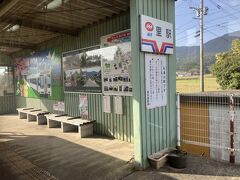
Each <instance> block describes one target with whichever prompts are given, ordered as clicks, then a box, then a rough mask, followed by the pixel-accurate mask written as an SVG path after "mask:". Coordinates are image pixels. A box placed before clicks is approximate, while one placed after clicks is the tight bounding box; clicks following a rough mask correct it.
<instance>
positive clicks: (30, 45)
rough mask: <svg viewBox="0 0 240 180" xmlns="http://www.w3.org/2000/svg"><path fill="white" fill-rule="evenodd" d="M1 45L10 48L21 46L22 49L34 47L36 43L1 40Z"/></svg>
mask: <svg viewBox="0 0 240 180" xmlns="http://www.w3.org/2000/svg"><path fill="white" fill-rule="evenodd" d="M0 46H4V47H9V48H21V49H34V48H35V45H32V44H21V43H18V42H0Z"/></svg>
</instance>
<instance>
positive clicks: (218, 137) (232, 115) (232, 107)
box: [178, 92, 240, 164]
mask: <svg viewBox="0 0 240 180" xmlns="http://www.w3.org/2000/svg"><path fill="white" fill-rule="evenodd" d="M179 96H180V98H179V100H180V102H179V103H178V104H179V107H178V108H179V111H178V112H179V113H180V115H179V116H178V117H179V118H180V142H181V148H182V149H183V150H185V151H187V152H189V153H193V154H200V155H202V156H208V157H210V158H212V159H216V160H219V161H229V162H231V163H238V164H240V92H228V93H223V92H222V93H221V92H212V93H198V94H179Z"/></svg>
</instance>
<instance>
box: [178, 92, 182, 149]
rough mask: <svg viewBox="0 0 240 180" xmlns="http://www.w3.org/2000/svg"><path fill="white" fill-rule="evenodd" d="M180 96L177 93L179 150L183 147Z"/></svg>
mask: <svg viewBox="0 0 240 180" xmlns="http://www.w3.org/2000/svg"><path fill="white" fill-rule="evenodd" d="M180 118H181V117H180V94H179V93H177V148H180V146H181V128H180V126H181V122H180V121H181V119H180Z"/></svg>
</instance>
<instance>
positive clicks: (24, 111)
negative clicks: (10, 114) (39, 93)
mask: <svg viewBox="0 0 240 180" xmlns="http://www.w3.org/2000/svg"><path fill="white" fill-rule="evenodd" d="M17 111H18V116H19V119H27V113H28V112H30V111H36V109H34V108H31V107H29V108H17Z"/></svg>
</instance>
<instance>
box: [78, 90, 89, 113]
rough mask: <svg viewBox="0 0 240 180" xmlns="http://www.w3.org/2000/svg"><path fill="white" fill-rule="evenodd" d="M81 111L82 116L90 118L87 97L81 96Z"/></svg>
mask: <svg viewBox="0 0 240 180" xmlns="http://www.w3.org/2000/svg"><path fill="white" fill-rule="evenodd" d="M79 111H80V116H81V117H83V118H88V97H87V95H79Z"/></svg>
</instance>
